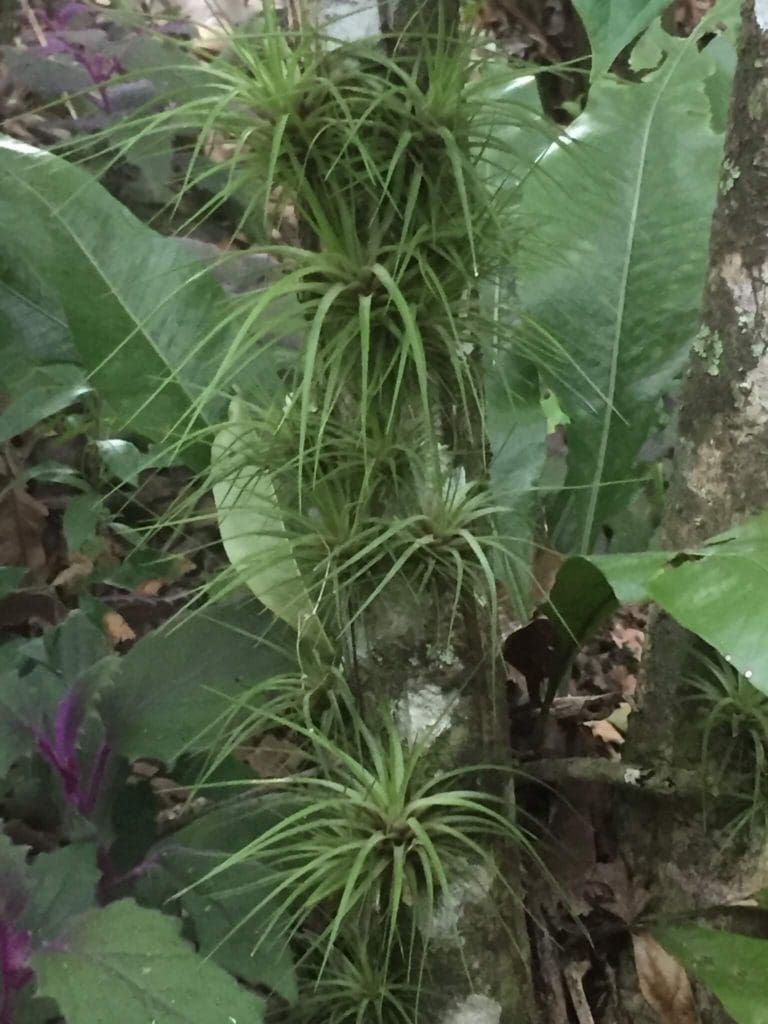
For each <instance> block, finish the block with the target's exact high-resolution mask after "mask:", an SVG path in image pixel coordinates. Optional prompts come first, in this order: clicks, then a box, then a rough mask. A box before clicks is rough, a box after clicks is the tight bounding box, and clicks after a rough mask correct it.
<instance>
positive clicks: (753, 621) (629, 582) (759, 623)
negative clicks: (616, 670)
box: [550, 513, 768, 693]
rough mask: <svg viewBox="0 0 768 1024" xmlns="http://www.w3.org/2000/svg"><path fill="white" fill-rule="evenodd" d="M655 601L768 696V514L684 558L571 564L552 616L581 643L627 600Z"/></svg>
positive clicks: (651, 554) (555, 593)
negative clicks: (594, 625)
mask: <svg viewBox="0 0 768 1024" xmlns="http://www.w3.org/2000/svg"><path fill="white" fill-rule="evenodd" d="M596 569H597V570H599V573H600V574H601V576H598V577H595V570H596ZM601 577H602V578H601ZM607 588H609V589H607ZM611 594H613V597H614V599H613V600H611ZM648 599H651V600H653V601H656V602H657V603H658V604H659V605H660V606H661V607H662V608H664V610H665V611H667V612H669V614H670V615H671V616H672V617H673V618H675V619H677V621H678V622H679V623H680V624H681V625H682V626H685V628H686V629H689V630H691V632H693V633H696V634H697V635H698V636H700V637H702V639H703V640H705V641H706V642H707V643H708V644H711V645H712V647H714V648H716V649H717V650H718V651H719V652H720V653H721V654H722V655H723V656H724V657H726V658H727V659H728V660H729V661H730V662H731V664H732V665H734V667H735V668H737V669H738V670H739V671H740V672H743V673H745V674H748V678H749V679H750V680H751V681H752V683H753V684H754V685H755V686H756V687H757V688H758V689H760V690H762V691H763V692H765V693H768V646H766V643H765V623H766V622H768V513H763V514H761V515H759V516H755V517H754V518H753V519H750V520H747V522H745V523H743V524H741V525H740V526H737V527H734V528H733V529H731V530H727V531H726V532H725V533H722V534H719V535H718V536H717V537H713V538H712V539H711V540H710V541H708V542H707V543H706V544H702V545H701V547H699V548H694V549H692V550H689V551H683V552H679V553H677V554H674V553H673V552H663V551H644V552H641V553H639V554H635V555H601V556H596V557H593V558H590V559H585V558H570V559H568V560H567V561H566V562H565V564H564V565H563V568H562V569H561V570H560V574H559V576H558V579H557V581H556V582H555V586H554V587H553V589H552V593H551V595H550V602H551V605H552V608H551V609H550V614H551V615H552V616H553V617H554V618H555V619H557V620H558V621H560V620H562V622H563V624H564V626H567V627H568V628H569V629H571V631H572V632H573V634H574V636H575V637H576V638H577V639H580V638H581V635H582V629H583V626H584V625H586V624H588V623H590V622H591V621H594V622H595V623H596V622H597V621H598V620H599V618H600V617H601V616H602V617H605V615H607V614H609V613H610V612H611V611H612V610H613V609H614V608H615V607H616V606H617V605H618V603H619V601H639V600H648Z"/></svg>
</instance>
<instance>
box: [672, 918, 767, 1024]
mask: <svg viewBox="0 0 768 1024" xmlns="http://www.w3.org/2000/svg"><path fill="white" fill-rule="evenodd" d="M653 934H654V936H655V937H656V939H657V940H658V941H659V942H660V943H661V945H662V946H664V948H665V949H666V950H667V952H669V953H671V954H672V956H674V957H676V958H677V959H678V960H679V961H680V962H681V963H682V964H683V966H684V967H686V968H687V970H689V971H690V972H691V973H692V974H694V975H695V976H696V977H697V978H698V979H699V981H701V982H703V983H704V984H705V985H706V986H707V988H709V989H711V991H712V992H714V993H715V995H716V996H717V998H718V999H719V1000H720V1002H721V1003H722V1004H723V1006H724V1007H725V1009H726V1010H727V1012H728V1013H729V1014H730V1016H731V1017H732V1018H733V1020H734V1021H736V1024H765V1021H766V1008H765V976H766V971H767V970H768V942H767V941H766V940H765V939H755V938H751V937H749V936H746V935H736V934H733V933H731V932H727V931H716V930H715V929H714V928H698V927H693V926H687V927H673V926H670V925H666V926H663V927H656V928H654V929H653Z"/></svg>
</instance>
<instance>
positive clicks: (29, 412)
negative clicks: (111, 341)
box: [0, 364, 90, 444]
mask: <svg viewBox="0 0 768 1024" xmlns="http://www.w3.org/2000/svg"><path fill="white" fill-rule="evenodd" d="M42 375H43V374H41V373H40V372H39V371H38V373H35V374H30V378H31V379H30V383H31V385H32V386H28V387H26V388H25V389H24V392H23V394H21V393H20V394H19V395H18V397H17V398H16V399H15V400H14V401H12V402H11V403H10V404H9V405H7V406H6V407H5V409H3V411H2V412H0V444H4V443H5V442H6V441H9V440H10V439H11V438H12V437H15V436H16V435H17V434H22V433H24V431H25V430H29V429H30V428H31V427H34V426H35V424H36V423H40V421H41V420H44V419H47V418H48V417H49V416H54V415H55V414H56V413H57V412H61V410H62V409H66V408H67V406H70V405H72V404H73V403H74V402H76V401H77V400H78V399H79V398H82V397H83V395H86V394H88V392H89V391H90V388H89V387H88V385H87V384H86V383H85V381H84V379H83V374H82V371H81V370H80V369H78V367H76V366H71V365H67V364H63V365H61V366H59V367H58V368H57V370H56V371H53V372H52V371H51V369H50V368H49V369H48V370H47V371H46V372H45V376H46V377H47V378H48V382H46V383H43V382H41V383H39V384H35V383H34V381H35V380H36V379H39V378H40V377H41V376H42Z"/></svg>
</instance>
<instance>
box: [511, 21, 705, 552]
mask: <svg viewBox="0 0 768 1024" xmlns="http://www.w3.org/2000/svg"><path fill="white" fill-rule="evenodd" d="M702 24H704V23H702ZM702 30H703V29H702ZM697 43H698V35H694V36H692V37H691V38H689V39H675V38H672V37H669V38H668V45H667V56H666V59H665V60H664V62H663V63H662V65H661V66H660V67H659V68H658V70H656V71H654V72H652V73H651V74H649V75H648V76H647V78H646V79H645V80H644V81H643V82H641V83H629V82H619V81H616V80H615V79H612V78H608V77H606V78H604V79H601V80H600V81H598V82H596V83H595V84H594V86H593V87H592V90H591V92H590V97H589V102H588V106H587V110H586V111H585V112H584V113H583V114H582V115H581V116H580V117H578V118H576V120H575V121H574V122H573V124H572V125H571V126H570V128H569V129H568V132H567V135H566V136H565V137H564V139H563V140H562V141H561V144H559V145H554V146H552V147H551V148H550V150H549V151H548V152H547V154H546V156H545V157H544V158H543V160H542V161H541V164H540V169H539V170H538V171H536V172H534V173H533V174H532V176H531V177H530V179H529V180H528V182H527V183H526V186H525V188H524V190H523V201H522V214H523V216H524V217H525V218H526V219H527V220H529V221H530V222H531V223H534V224H536V227H537V230H536V239H535V245H533V244H531V246H530V251H529V252H528V253H527V256H526V258H525V259H523V261H522V264H521V267H520V273H519V277H518V288H519V294H520V299H521V302H522V304H523V306H524V309H525V313H526V317H527V321H526V322H527V323H528V327H527V328H526V329H525V330H526V334H527V335H528V337H527V341H528V343H529V344H530V345H532V346H533V345H535V344H536V339H537V337H540V336H541V334H542V332H543V334H544V336H545V337H547V338H548V339H552V338H553V339H554V340H555V342H556V343H558V344H559V345H560V346H561V348H562V357H561V360H560V361H559V363H550V364H549V366H548V367H545V372H547V373H548V379H549V381H550V382H551V384H552V387H553V389H554V390H555V391H556V392H557V394H558V397H559V399H560V401H561V404H562V406H563V409H564V411H565V412H566V413H567V415H568V416H569V418H570V420H571V423H570V427H569V429H568V432H567V436H568V447H569V462H568V476H567V479H566V490H565V491H564V496H563V498H562V500H561V501H560V502H559V508H558V509H557V510H556V511H557V516H556V518H557V517H559V519H560V522H561V524H564V529H563V530H562V531H561V532H562V537H561V541H560V543H561V546H562V547H563V548H565V549H566V550H569V549H570V550H573V549H576V550H579V551H581V552H585V553H586V552H589V551H590V550H591V547H592V543H593V539H594V537H595V535H596V532H597V530H598V529H599V527H600V525H601V523H602V522H604V521H605V519H606V518H607V517H608V516H610V515H611V514H613V513H615V511H616V510H617V509H620V508H621V507H622V506H623V504H624V502H625V500H626V497H627V495H628V494H631V493H632V491H633V489H634V486H635V485H634V482H632V483H630V481H634V480H636V478H637V474H638V471H637V468H636V460H637V457H638V454H639V451H640V448H641V447H642V445H643V443H644V441H645V440H646V437H647V435H648V432H649V429H650V427H651V424H652V423H653V421H654V417H655V410H656V403H657V402H658V400H659V396H660V395H661V394H662V393H663V391H664V389H665V388H666V387H667V386H668V385H669V384H671V382H672V380H673V379H674V377H675V374H676V373H677V372H678V371H679V370H680V368H681V366H682V365H683V362H684V360H685V357H686V354H687V351H688V348H689V345H690V342H691V340H692V338H693V337H694V336H695V333H696V329H697V321H698V312H699V303H700V298H701V291H702V286H703V282H704V273H705V269H706V261H707V244H708V237H709V224H710V218H711V213H712V209H713V206H714V201H715V194H716V188H717V179H718V172H719V162H720V155H721V149H722V139H721V138H720V137H719V136H718V135H716V134H715V132H714V131H713V130H712V128H711V125H710V120H711V115H710V105H709V101H708V99H707V96H706V94H705V90H704V80H705V76H706V74H707V71H708V69H709V67H710V62H709V60H708V59H705V58H703V57H702V56H701V54H700V53H699V50H698V48H697ZM576 196H578V201H577V202H576V201H574V197H576ZM539 343H540V342H539Z"/></svg>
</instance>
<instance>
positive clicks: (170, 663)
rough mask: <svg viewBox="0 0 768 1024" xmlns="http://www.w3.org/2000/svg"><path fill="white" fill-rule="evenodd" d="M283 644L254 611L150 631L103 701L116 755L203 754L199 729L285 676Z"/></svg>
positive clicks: (197, 616) (165, 757)
mask: <svg viewBox="0 0 768 1024" xmlns="http://www.w3.org/2000/svg"><path fill="white" fill-rule="evenodd" d="M285 642H286V636H285V632H284V631H281V630H280V629H279V628H277V627H276V626H275V622H274V619H272V617H271V616H269V615H267V614H265V613H264V612H263V611H260V610H258V609H257V608H255V607H254V605H253V604H251V606H250V607H245V608H240V609H238V608H226V609H224V608H218V609H217V608H213V609H211V610H209V611H201V612H195V613H193V614H191V615H187V616H185V617H183V618H181V619H175V620H173V621H172V622H171V623H170V624H169V625H167V626H166V627H164V628H161V629H158V630H155V631H154V632H153V633H151V634H150V635H149V636H146V637H144V639H142V640H141V641H140V643H138V644H136V645H135V646H134V647H133V648H132V649H131V650H130V651H129V653H128V654H127V655H126V656H125V657H124V658H123V659H121V662H120V672H119V676H118V679H117V683H116V685H115V687H114V688H113V690H112V691H111V692H110V693H109V694H107V695H106V696H105V698H104V700H103V702H102V714H103V716H104V718H105V721H106V722H107V727H108V732H109V736H110V740H111V742H112V744H113V745H114V747H115V749H117V750H118V751H119V752H120V753H121V754H124V755H125V756H126V757H128V758H130V759H132V760H133V759H135V758H137V757H142V756H143V757H156V758H158V759H160V760H162V761H166V762H172V761H174V760H175V758H176V757H177V756H178V755H179V754H180V753H181V752H182V751H183V750H200V749H202V748H204V747H206V746H207V745H209V744H210V742H211V736H210V734H206V732H205V730H206V728H207V727H210V726H211V725H212V724H213V723H214V722H215V721H216V718H217V716H219V715H220V714H221V713H222V712H224V711H226V709H227V707H228V706H229V703H228V702H229V701H230V700H232V699H234V698H235V697H237V696H238V695H239V694H242V693H243V692H244V691H245V690H248V689H250V688H251V687H253V686H254V685H255V684H256V683H259V682H263V681H264V680H265V679H269V678H270V677H272V676H274V675H278V674H280V673H284V672H286V671H290V668H291V666H292V660H291V657H290V656H289V655H288V654H287V653H286V646H285ZM288 650H290V647H288Z"/></svg>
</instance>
